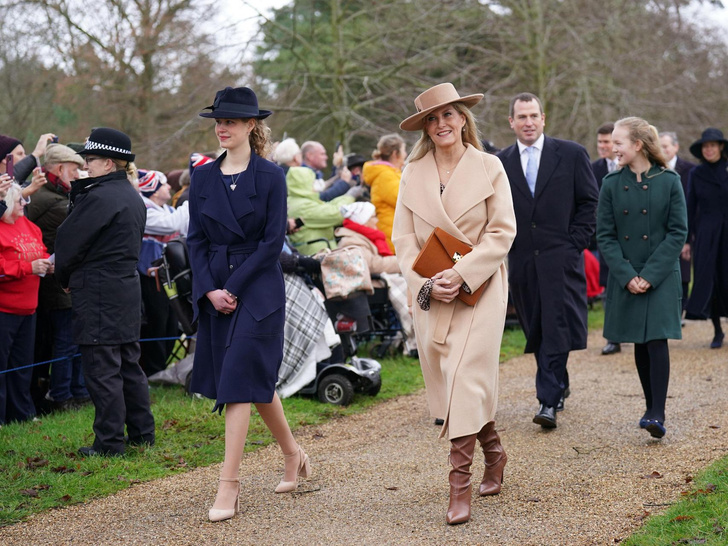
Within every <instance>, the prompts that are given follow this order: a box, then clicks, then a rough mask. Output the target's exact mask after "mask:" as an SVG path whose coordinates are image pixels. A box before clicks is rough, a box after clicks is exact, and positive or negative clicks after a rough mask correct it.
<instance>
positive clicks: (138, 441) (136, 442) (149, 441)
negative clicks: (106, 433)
mask: <svg viewBox="0 0 728 546" xmlns="http://www.w3.org/2000/svg"><path fill="white" fill-rule="evenodd" d="M124 443H125V444H126V445H128V446H147V447H152V446H153V445H154V435H152V436H134V437H133V438H131V437H129V436H124Z"/></svg>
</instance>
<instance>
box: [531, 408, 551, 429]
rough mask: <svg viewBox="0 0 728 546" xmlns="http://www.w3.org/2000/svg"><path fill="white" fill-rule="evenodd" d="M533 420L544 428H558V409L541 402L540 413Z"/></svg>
mask: <svg viewBox="0 0 728 546" xmlns="http://www.w3.org/2000/svg"><path fill="white" fill-rule="evenodd" d="M533 422H534V423H536V424H537V425H541V426H542V427H543V428H556V409H555V408H553V407H551V406H547V405H546V404H541V407H540V408H539V409H538V413H537V414H536V416H535V417H534V418H533Z"/></svg>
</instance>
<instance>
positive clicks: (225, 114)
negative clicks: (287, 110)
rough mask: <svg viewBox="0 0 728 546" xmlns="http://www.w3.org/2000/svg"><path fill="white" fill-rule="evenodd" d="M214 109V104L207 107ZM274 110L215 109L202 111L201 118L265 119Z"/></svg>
mask: <svg viewBox="0 0 728 546" xmlns="http://www.w3.org/2000/svg"><path fill="white" fill-rule="evenodd" d="M208 108H209V109H212V106H208V107H207V108H205V110H207V109H208ZM272 113H273V112H272V111H270V110H258V113H257V114H253V113H252V112H245V113H241V112H240V111H237V112H236V111H234V110H220V109H217V110H213V111H212V112H200V114H199V116H200V117H201V118H214V119H265V118H267V117H268V116H270V115H271V114H272Z"/></svg>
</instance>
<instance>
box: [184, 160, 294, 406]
mask: <svg viewBox="0 0 728 546" xmlns="http://www.w3.org/2000/svg"><path fill="white" fill-rule="evenodd" d="M224 157H225V154H223V155H222V156H221V157H220V158H218V159H217V160H216V161H215V162H214V163H208V164H207V165H202V166H200V167H197V168H196V169H195V170H194V172H193V175H192V181H191V185H190V200H189V203H190V227H189V233H188V236H187V245H188V248H189V254H190V263H191V266H192V275H193V283H192V295H193V306H194V314H195V318H196V319H198V320H199V328H198V334H197V348H196V350H195V363H194V369H193V375H192V390H193V391H194V392H198V393H200V394H202V395H203V396H206V397H207V398H211V399H216V400H217V405H216V408H220V409H221V408H222V406H223V405H224V404H226V403H234V402H261V403H269V402H271V401H272V399H273V394H274V392H275V383H276V380H277V377H278V368H279V367H280V364H281V361H282V359H283V324H284V314H285V301H286V296H285V286H284V283H283V272H282V271H281V266H280V263H279V261H278V257H279V256H280V253H281V249H282V248H283V239H284V237H285V231H286V180H285V176H284V174H283V171H282V170H281V168H280V167H278V166H277V165H274V164H273V163H271V162H270V161H267V160H265V159H263V158H261V157H259V156H257V155H255V154H252V155H251V158H250V164H249V165H248V168H247V170H246V171H245V172H244V173H243V174H242V175H241V178H240V179H238V180H237V188H236V190H235V191H231V190H230V188H229V182H230V180H229V176H228V175H225V176H224V177H223V175H222V174H221V171H220V163H221V162H222V160H223V159H224ZM216 289H226V290H228V291H229V292H230V293H232V294H234V295H236V296H237V297H238V300H239V301H238V305H237V308H236V310H235V312H234V313H232V314H230V315H223V314H219V313H218V312H217V311H216V310H215V308H214V307H213V305H212V303H211V302H210V301H209V300H208V298H207V297H206V293H207V292H209V291H211V290H216Z"/></svg>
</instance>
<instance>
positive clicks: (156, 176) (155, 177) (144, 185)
mask: <svg viewBox="0 0 728 546" xmlns="http://www.w3.org/2000/svg"><path fill="white" fill-rule="evenodd" d="M166 183H167V177H166V176H165V175H164V173H163V172H160V171H145V170H142V169H139V191H140V192H141V194H142V195H143V196H144V197H147V198H149V197H151V196H152V195H154V194H155V193H156V192H157V190H158V189H159V188H160V187H162V185H163V184H166Z"/></svg>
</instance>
